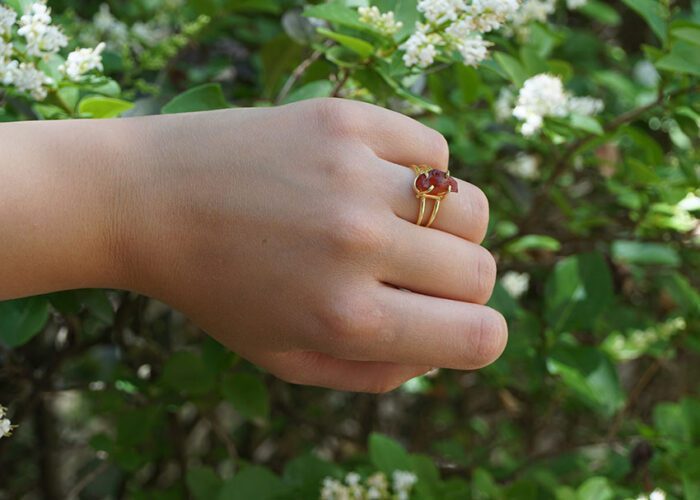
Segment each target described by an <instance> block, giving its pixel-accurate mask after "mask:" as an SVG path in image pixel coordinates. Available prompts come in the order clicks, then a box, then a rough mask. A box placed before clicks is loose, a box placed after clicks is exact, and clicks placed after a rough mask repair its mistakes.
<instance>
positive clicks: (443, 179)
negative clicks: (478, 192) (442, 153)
mask: <svg viewBox="0 0 700 500" xmlns="http://www.w3.org/2000/svg"><path fill="white" fill-rule="evenodd" d="M413 170H415V172H416V178H415V179H413V191H414V192H415V193H416V198H418V199H419V200H420V207H419V209H418V220H417V221H416V224H418V225H419V226H422V225H423V219H424V218H425V211H426V205H427V200H433V201H434V202H435V204H434V205H433V211H432V213H431V214H430V217H429V218H428V222H427V223H426V224H425V227H430V226H432V225H433V222H435V219H436V218H437V215H438V212H439V211H440V203H441V202H442V201H443V200H444V199H445V198H447V195H449V194H450V193H457V192H458V187H457V180H456V179H455V178H453V177H451V176H450V173H449V171H448V172H443V171H442V170H438V169H435V168H432V167H429V166H427V165H413Z"/></svg>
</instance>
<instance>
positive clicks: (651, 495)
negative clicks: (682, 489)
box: [637, 488, 666, 500]
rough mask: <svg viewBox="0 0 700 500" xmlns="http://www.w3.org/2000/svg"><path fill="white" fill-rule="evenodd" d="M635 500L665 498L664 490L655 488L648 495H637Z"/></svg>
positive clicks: (659, 499) (661, 499) (663, 499)
mask: <svg viewBox="0 0 700 500" xmlns="http://www.w3.org/2000/svg"><path fill="white" fill-rule="evenodd" d="M637 500H666V492H665V491H664V490H662V489H659V488H656V489H655V490H654V491H652V492H651V493H649V494H648V495H646V494H644V493H642V494H641V495H639V496H638V497H637Z"/></svg>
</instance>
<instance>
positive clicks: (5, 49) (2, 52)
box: [0, 38, 14, 64]
mask: <svg viewBox="0 0 700 500" xmlns="http://www.w3.org/2000/svg"><path fill="white" fill-rule="evenodd" d="M13 52H14V47H13V45H12V42H6V41H5V40H3V39H2V38H0V64H3V63H5V62H7V61H9V60H10V58H11V57H12V53H13Z"/></svg>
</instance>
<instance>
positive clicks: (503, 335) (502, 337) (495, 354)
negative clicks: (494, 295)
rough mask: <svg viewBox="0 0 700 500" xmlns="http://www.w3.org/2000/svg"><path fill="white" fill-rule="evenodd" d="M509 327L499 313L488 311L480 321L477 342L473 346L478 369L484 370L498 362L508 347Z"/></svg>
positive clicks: (474, 360)
mask: <svg viewBox="0 0 700 500" xmlns="http://www.w3.org/2000/svg"><path fill="white" fill-rule="evenodd" d="M507 340H508V325H507V323H506V320H505V318H504V317H503V316H502V315H501V314H500V313H499V312H497V311H495V310H493V309H488V312H487V313H485V314H484V315H483V316H482V317H481V320H480V321H479V324H478V327H477V331H476V342H475V344H474V346H473V362H474V365H475V367H476V368H483V367H484V366H487V365H490V364H491V363H493V362H494V361H496V360H497V359H498V358H499V357H500V356H501V354H503V351H504V349H505V347H506V342H507Z"/></svg>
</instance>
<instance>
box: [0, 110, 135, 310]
mask: <svg viewBox="0 0 700 500" xmlns="http://www.w3.org/2000/svg"><path fill="white" fill-rule="evenodd" d="M115 123H116V121H109V122H108V121H105V122H95V121H85V120H76V121H68V122H24V123H7V124H1V125H0V151H2V155H0V300H4V299H10V298H15V297H21V296H27V295H34V294H41V293H47V292H52V291H58V290H66V289H74V288H84V287H101V286H105V287H106V286H118V285H119V284H120V283H119V282H120V277H121V275H122V271H121V269H120V266H121V263H120V262H119V258H118V255H119V246H120V239H121V236H120V235H121V234H122V232H121V228H120V224H121V220H122V219H121V217H120V211H121V209H122V208H123V206H122V205H123V203H124V199H123V198H124V195H125V193H128V192H129V186H128V184H129V182H130V181H129V179H130V176H131V175H132V172H131V171H128V170H127V171H121V172H120V168H122V167H125V165H126V163H128V162H127V161H126V157H125V155H124V150H125V148H124V147H123V146H122V145H120V142H121V141H122V138H121V137H120V134H121V132H120V130H121V128H120V127H117V126H115Z"/></svg>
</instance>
